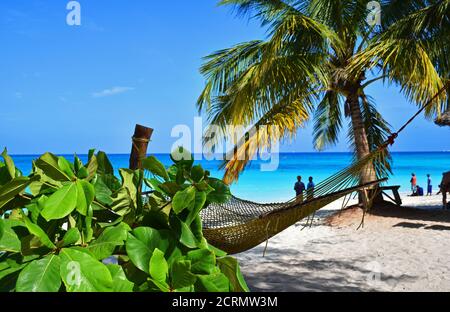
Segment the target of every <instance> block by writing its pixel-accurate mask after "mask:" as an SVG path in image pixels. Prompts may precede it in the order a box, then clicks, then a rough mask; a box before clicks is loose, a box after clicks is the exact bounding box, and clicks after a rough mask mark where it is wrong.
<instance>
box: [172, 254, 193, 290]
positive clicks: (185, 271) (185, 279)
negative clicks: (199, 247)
mask: <svg viewBox="0 0 450 312" xmlns="http://www.w3.org/2000/svg"><path fill="white" fill-rule="evenodd" d="M170 278H171V286H172V288H173V289H180V288H184V287H189V286H191V285H193V284H194V283H195V281H196V280H197V277H196V276H195V274H193V273H192V272H191V261H189V260H178V261H175V262H174V263H173V264H172V266H171V268H170Z"/></svg>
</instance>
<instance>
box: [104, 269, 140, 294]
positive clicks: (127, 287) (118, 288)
mask: <svg viewBox="0 0 450 312" xmlns="http://www.w3.org/2000/svg"><path fill="white" fill-rule="evenodd" d="M106 267H107V268H108V270H109V272H110V273H111V277H112V280H113V290H112V291H113V292H132V291H133V288H134V283H132V282H130V281H129V280H128V279H127V277H126V275H125V272H124V271H123V269H122V267H121V266H120V265H115V264H108V265H107V266H106Z"/></svg>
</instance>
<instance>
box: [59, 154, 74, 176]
mask: <svg viewBox="0 0 450 312" xmlns="http://www.w3.org/2000/svg"><path fill="white" fill-rule="evenodd" d="M58 167H59V169H61V170H62V172H64V173H65V174H66V175H67V176H68V177H69V178H70V180H73V179H74V178H75V173H74V172H73V169H72V165H71V164H70V162H69V161H68V160H67V159H65V158H64V157H62V156H60V157H58Z"/></svg>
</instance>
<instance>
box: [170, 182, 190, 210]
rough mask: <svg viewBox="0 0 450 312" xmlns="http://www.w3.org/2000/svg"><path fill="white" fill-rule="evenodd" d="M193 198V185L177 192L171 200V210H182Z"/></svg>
mask: <svg viewBox="0 0 450 312" xmlns="http://www.w3.org/2000/svg"><path fill="white" fill-rule="evenodd" d="M194 199H195V187H193V186H189V187H188V188H186V189H185V190H183V191H180V192H177V193H176V194H175V196H174V198H173V201H172V207H173V211H175V213H177V214H178V213H180V212H182V211H183V210H184V209H185V208H187V207H188V206H189V205H190V204H191V202H192V201H193V200H194Z"/></svg>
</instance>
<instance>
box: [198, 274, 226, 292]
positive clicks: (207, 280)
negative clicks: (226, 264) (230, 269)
mask: <svg viewBox="0 0 450 312" xmlns="http://www.w3.org/2000/svg"><path fill="white" fill-rule="evenodd" d="M197 278H198V279H197V283H196V284H195V289H196V291H202V292H229V291H230V282H229V281H228V278H227V277H226V276H225V275H224V274H222V273H214V274H210V275H197Z"/></svg>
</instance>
